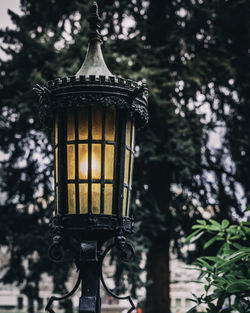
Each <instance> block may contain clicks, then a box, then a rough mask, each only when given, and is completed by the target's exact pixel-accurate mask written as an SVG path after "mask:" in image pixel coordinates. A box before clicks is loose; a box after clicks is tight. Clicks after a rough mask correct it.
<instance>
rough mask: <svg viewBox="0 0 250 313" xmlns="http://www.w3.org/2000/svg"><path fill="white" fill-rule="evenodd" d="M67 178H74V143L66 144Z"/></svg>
mask: <svg viewBox="0 0 250 313" xmlns="http://www.w3.org/2000/svg"><path fill="white" fill-rule="evenodd" d="M67 173H68V179H75V145H73V144H72V145H67Z"/></svg>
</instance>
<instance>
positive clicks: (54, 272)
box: [0, 0, 250, 313]
mask: <svg viewBox="0 0 250 313" xmlns="http://www.w3.org/2000/svg"><path fill="white" fill-rule="evenodd" d="M91 4H92V2H91V1H87V0H82V1H78V0H71V1H66V0H60V1H59V0H43V1H41V0H40V1H39V0H19V1H18V0H16V1H13V0H12V1H10V0H9V1H4V0H2V1H1V2H0V8H1V10H0V11H1V15H0V26H1V30H0V42H1V54H0V58H1V59H0V75H1V76H0V110H1V114H0V171H1V177H0V192H1V194H0V245H1V255H3V257H2V261H1V274H0V279H1V283H2V284H4V285H5V284H15V286H17V287H18V288H19V290H20V292H21V293H22V294H23V295H25V297H26V298H27V303H28V305H27V310H28V312H29V313H33V312H34V310H38V309H37V308H39V306H36V305H35V304H36V303H39V301H40V298H41V297H40V293H41V290H40V282H41V279H42V277H43V276H44V275H45V274H46V275H47V276H48V277H50V279H51V284H50V285H51V288H52V289H53V290H52V291H54V292H56V293H59V294H62V293H64V292H66V289H67V285H66V281H67V280H68V276H69V275H71V274H69V273H71V272H70V269H71V260H70V259H67V258H66V259H65V261H64V262H63V263H61V264H60V265H58V264H53V263H52V262H51V261H50V260H49V258H48V255H47V248H48V246H49V235H48V221H49V218H50V216H51V215H52V212H53V201H54V199H53V171H52V169H53V156H52V147H51V135H50V130H49V129H48V128H46V127H44V126H43V125H42V124H41V123H40V120H39V114H38V111H39V105H38V100H37V98H36V96H35V95H34V94H33V92H32V88H33V87H34V86H35V84H36V83H39V84H43V83H45V82H46V81H48V80H50V79H54V78H56V77H63V76H66V75H68V76H70V75H74V74H75V73H76V72H77V70H78V69H79V67H80V65H81V63H82V62H83V59H84V56H85V53H86V49H87V43H88V38H87V35H88V30H89V26H88V22H87V15H88V10H89V8H90V6H91ZM98 4H99V7H100V11H101V14H102V18H103V30H102V35H103V39H104V44H103V52H104V57H105V60H106V63H107V65H108V67H109V68H110V70H111V72H113V73H117V74H119V75H121V76H123V77H129V78H131V79H133V80H136V81H138V80H142V81H144V82H146V83H147V84H148V86H149V92H150V94H149V114H150V121H149V124H148V126H147V127H146V128H144V129H143V130H141V131H140V132H139V133H138V134H137V137H136V145H137V146H136V151H137V157H136V160H135V166H134V169H135V173H134V185H133V199H132V208H133V212H134V216H135V219H136V227H135V234H134V235H133V236H132V238H131V240H132V241H133V243H134V246H135V250H136V256H137V259H136V261H135V262H134V263H132V264H130V265H129V266H128V265H124V264H123V265H122V266H121V264H120V263H117V265H116V267H115V282H116V283H117V284H118V283H120V282H122V281H123V280H124V275H125V277H126V282H125V284H128V285H129V286H130V291H131V293H132V295H133V296H136V293H137V291H138V290H140V288H141V287H142V286H143V287H144V288H145V290H146V292H145V293H144V295H145V296H144V298H143V299H141V300H142V304H141V305H142V306H144V308H145V312H157V313H169V312H170V293H169V292H170V277H171V274H170V267H169V263H170V259H171V256H172V255H175V257H177V258H178V259H180V260H185V262H187V263H188V262H192V260H194V258H195V257H197V256H199V255H202V254H203V253H204V251H203V249H202V247H203V243H204V240H205V239H204V238H201V239H200V240H199V241H197V242H196V244H195V245H191V246H187V244H185V243H184V239H185V237H187V236H188V235H189V234H190V233H191V231H192V226H193V225H194V223H195V221H196V220H197V219H198V218H204V219H210V218H211V217H212V218H214V219H216V220H218V221H219V222H220V221H222V220H223V219H228V220H229V221H233V222H235V223H238V222H239V221H241V220H242V219H244V218H246V214H245V213H244V210H245V209H246V208H247V207H248V205H249V200H250V175H249V160H250V145H249V139H250V62H249V61H250V18H249V17H250V15H249V13H250V2H249V1H247V0H210V1H209V0H169V1H166V0H126V1H125V0H120V1H114V0H100V1H98ZM7 8H8V9H10V10H9V11H8V14H7V11H6V10H7ZM212 250H213V251H209V248H208V250H207V251H206V253H210V254H213V253H215V251H216V247H213V249H212ZM114 264H115V260H114ZM145 275H146V279H143V278H142V277H144V276H145ZM3 288H4V287H3ZM120 291H121V292H123V291H124V290H123V288H121V289H120ZM40 302H41V301H40ZM40 309H41V306H40ZM62 309H64V310H66V311H70V310H72V305H71V304H70V303H66V304H65V305H64V307H62Z"/></svg>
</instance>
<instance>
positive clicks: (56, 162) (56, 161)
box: [55, 148, 58, 183]
mask: <svg viewBox="0 0 250 313" xmlns="http://www.w3.org/2000/svg"><path fill="white" fill-rule="evenodd" d="M55 165H56V172H55V176H56V177H55V181H56V183H58V149H57V148H55Z"/></svg>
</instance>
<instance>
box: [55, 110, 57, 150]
mask: <svg viewBox="0 0 250 313" xmlns="http://www.w3.org/2000/svg"><path fill="white" fill-rule="evenodd" d="M57 144H58V116H56V119H55V145H57Z"/></svg>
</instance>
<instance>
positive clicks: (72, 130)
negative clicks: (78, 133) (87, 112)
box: [67, 111, 75, 140]
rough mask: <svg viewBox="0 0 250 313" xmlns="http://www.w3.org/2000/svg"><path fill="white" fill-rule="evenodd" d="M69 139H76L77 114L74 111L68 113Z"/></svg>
mask: <svg viewBox="0 0 250 313" xmlns="http://www.w3.org/2000/svg"><path fill="white" fill-rule="evenodd" d="M67 140H75V114H74V112H72V111H71V112H68V115H67Z"/></svg>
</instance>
